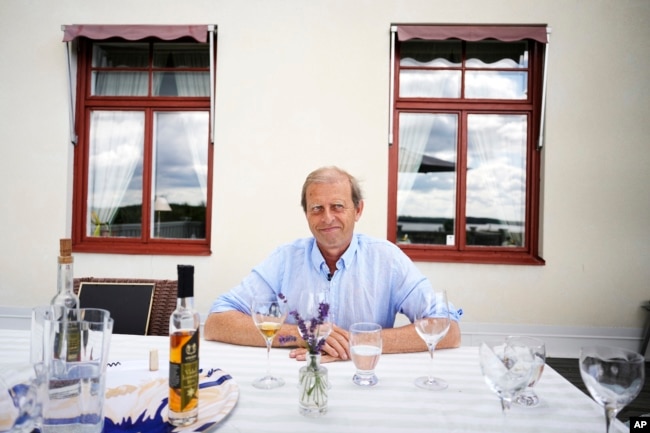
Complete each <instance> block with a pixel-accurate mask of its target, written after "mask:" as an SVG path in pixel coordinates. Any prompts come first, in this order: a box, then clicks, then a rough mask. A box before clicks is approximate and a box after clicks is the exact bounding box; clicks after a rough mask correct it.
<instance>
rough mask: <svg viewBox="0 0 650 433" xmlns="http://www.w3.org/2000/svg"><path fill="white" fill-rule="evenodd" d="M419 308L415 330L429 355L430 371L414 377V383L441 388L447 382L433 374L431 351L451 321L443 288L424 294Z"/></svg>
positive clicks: (421, 386)
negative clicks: (427, 373)
mask: <svg viewBox="0 0 650 433" xmlns="http://www.w3.org/2000/svg"><path fill="white" fill-rule="evenodd" d="M421 301H422V302H421V304H420V308H419V309H418V310H417V311H416V313H415V321H414V325H415V330H416V331H417V333H418V335H419V336H420V338H422V339H423V340H424V342H425V343H426V344H427V348H428V349H429V356H430V357H431V373H430V374H429V375H428V376H421V377H418V378H417V379H415V385H416V386H418V387H419V388H423V389H428V390H433V391H435V390H443V389H446V388H447V386H448V384H447V382H445V381H444V380H442V379H439V378H437V377H434V376H433V352H434V350H435V349H436V345H437V344H438V342H439V341H440V340H442V338H443V337H444V336H445V335H447V331H449V326H450V325H451V321H450V319H449V305H448V304H447V292H446V291H445V290H432V291H431V292H428V293H426V294H425V295H424V297H423V299H422V300H421Z"/></svg>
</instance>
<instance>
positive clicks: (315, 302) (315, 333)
mask: <svg viewBox="0 0 650 433" xmlns="http://www.w3.org/2000/svg"><path fill="white" fill-rule="evenodd" d="M296 310H297V313H298V315H299V316H300V318H301V320H302V322H303V325H304V329H301V327H300V326H298V330H299V331H300V334H301V336H302V337H303V339H305V343H307V346H309V351H310V352H313V350H314V349H315V348H316V347H317V346H322V345H323V344H325V343H324V342H325V340H327V337H329V335H330V333H331V332H332V313H331V312H330V302H329V290H328V289H326V288H315V289H311V288H308V289H305V290H302V291H301V292H300V295H299V296H298V305H297V309H296ZM303 331H307V332H306V333H305V332H303Z"/></svg>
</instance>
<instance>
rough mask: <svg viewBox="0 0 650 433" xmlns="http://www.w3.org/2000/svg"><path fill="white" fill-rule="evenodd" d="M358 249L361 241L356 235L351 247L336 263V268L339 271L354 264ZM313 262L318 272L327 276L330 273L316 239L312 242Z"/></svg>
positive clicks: (353, 237)
mask: <svg viewBox="0 0 650 433" xmlns="http://www.w3.org/2000/svg"><path fill="white" fill-rule="evenodd" d="M358 248H359V240H358V238H357V235H356V234H355V235H353V236H352V241H350V246H349V247H348V249H347V250H345V252H344V253H343V255H342V256H341V258H340V259H339V260H338V261H337V262H336V268H337V269H345V268H347V267H348V266H349V265H350V263H352V260H353V258H354V256H355V255H356V253H357V249H358ZM311 262H312V265H313V266H314V268H316V269H318V270H322V271H324V272H325V273H326V274H327V273H329V269H328V268H327V263H325V258H324V257H323V254H321V252H320V250H319V249H318V244H316V239H314V238H312V242H311Z"/></svg>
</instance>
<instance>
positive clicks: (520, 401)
mask: <svg viewBox="0 0 650 433" xmlns="http://www.w3.org/2000/svg"><path fill="white" fill-rule="evenodd" d="M506 343H508V344H510V345H513V344H514V345H521V346H528V347H530V349H531V350H532V352H533V358H534V359H533V360H534V365H533V374H532V376H531V377H530V382H528V386H527V387H526V389H524V390H523V391H521V392H520V393H519V394H517V395H516V396H515V399H514V403H515V404H517V405H520V406H527V407H534V406H537V405H538V404H539V396H538V395H537V393H536V392H535V390H533V386H535V384H536V383H537V382H539V378H540V377H541V376H542V371H543V370H544V365H545V364H546V345H545V344H544V342H543V341H542V340H540V339H539V338H534V337H527V336H518V335H515V336H510V337H508V338H507V339H506Z"/></svg>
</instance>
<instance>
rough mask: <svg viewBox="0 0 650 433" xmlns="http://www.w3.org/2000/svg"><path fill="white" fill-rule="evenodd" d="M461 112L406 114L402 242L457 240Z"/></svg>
mask: <svg viewBox="0 0 650 433" xmlns="http://www.w3.org/2000/svg"><path fill="white" fill-rule="evenodd" d="M457 141H458V116H457V115H456V114H424V113H400V115H399V143H400V148H399V162H398V166H399V167H398V173H397V185H398V186H397V188H398V191H397V242H398V243H400V242H401V243H425V244H437V245H447V244H452V245H453V243H454V238H453V235H454V226H455V208H456V160H457V151H456V149H457Z"/></svg>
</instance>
